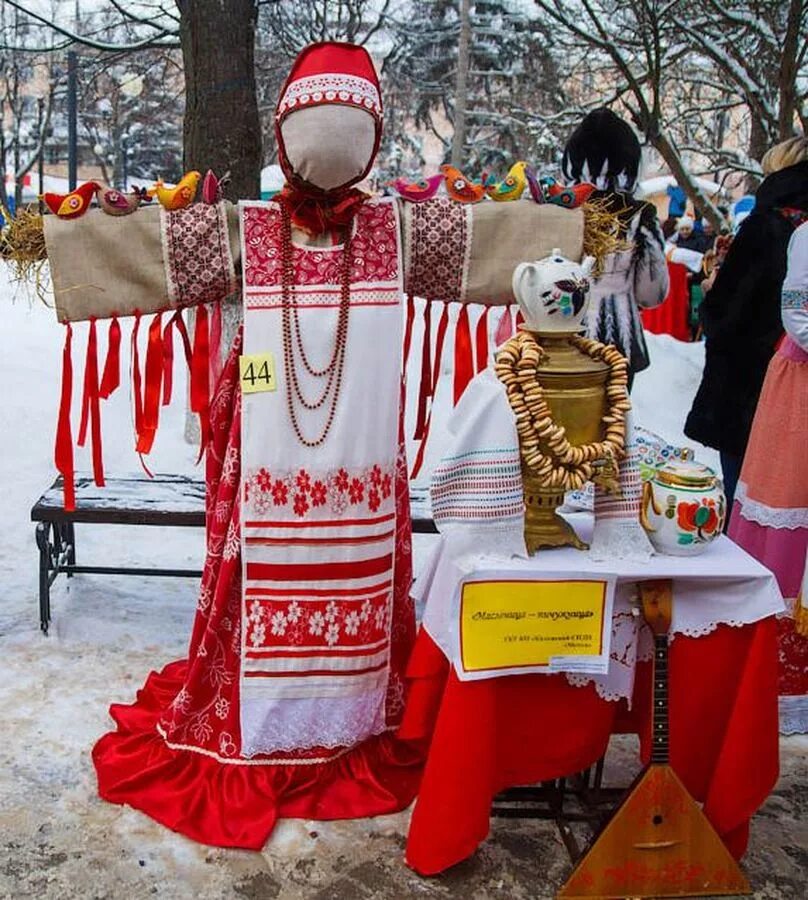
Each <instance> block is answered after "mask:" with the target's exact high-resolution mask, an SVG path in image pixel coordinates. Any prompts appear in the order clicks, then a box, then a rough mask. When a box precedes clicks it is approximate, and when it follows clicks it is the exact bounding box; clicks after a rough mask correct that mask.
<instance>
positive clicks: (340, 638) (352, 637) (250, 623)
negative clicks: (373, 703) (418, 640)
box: [247, 590, 390, 648]
mask: <svg viewBox="0 0 808 900" xmlns="http://www.w3.org/2000/svg"><path fill="white" fill-rule="evenodd" d="M389 602H390V593H389V590H388V591H385V592H383V593H379V594H378V595H377V596H375V597H372V598H364V599H362V598H360V599H358V600H353V599H348V600H345V599H340V600H339V601H335V600H311V601H307V602H305V603H300V602H298V601H297V600H292V601H288V600H270V599H267V600H263V599H262V600H256V601H253V602H252V603H250V606H249V615H248V616H247V643H248V645H250V646H251V647H254V648H258V647H276V646H280V645H282V646H285V647H290V646H295V647H300V646H305V645H312V644H314V645H322V644H323V643H325V644H327V645H328V646H329V647H333V646H335V645H336V644H338V643H339V644H340V645H341V646H346V647H351V646H361V645H363V644H372V643H376V642H378V641H380V640H383V639H384V638H386V637H387V628H388V625H389V608H388V607H389ZM256 606H257V609H256ZM277 638H283V640H282V641H280V642H279V641H278V640H277Z"/></svg>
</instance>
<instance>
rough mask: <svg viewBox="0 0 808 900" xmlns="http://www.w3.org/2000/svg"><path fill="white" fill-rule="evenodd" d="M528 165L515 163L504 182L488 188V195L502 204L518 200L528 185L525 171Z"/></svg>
mask: <svg viewBox="0 0 808 900" xmlns="http://www.w3.org/2000/svg"><path fill="white" fill-rule="evenodd" d="M526 168H527V163H526V162H523V161H522V160H519V162H515V163H514V164H513V165H512V166H511V168H510V171H509V172H508V174H507V176H506V177H505V179H504V180H503V181H500V182H499V183H498V184H495V185H492V186H491V187H487V188H486V193H487V194H488V196H489V197H490V198H491V199H492V200H497V201H498V202H502V201H505V200H518V199H519V198H520V197H521V196H522V192H523V191H524V189H525V185H526V184H527V178H526V177H525V169H526Z"/></svg>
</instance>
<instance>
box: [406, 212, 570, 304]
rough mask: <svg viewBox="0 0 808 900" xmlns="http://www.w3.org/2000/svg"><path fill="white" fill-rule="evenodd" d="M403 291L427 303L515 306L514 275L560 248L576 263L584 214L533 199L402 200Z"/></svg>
mask: <svg viewBox="0 0 808 900" xmlns="http://www.w3.org/2000/svg"><path fill="white" fill-rule="evenodd" d="M401 206H402V213H401V220H402V227H403V231H404V235H403V237H404V287H405V290H406V291H407V292H408V293H409V294H412V295H414V296H417V297H425V298H427V299H430V300H431V299H435V300H446V301H460V302H465V303H484V304H487V305H489V306H504V305H506V304H509V303H513V302H514V298H513V292H512V291H511V277H512V275H513V270H514V269H515V268H516V266H517V265H518V264H519V263H521V262H530V261H532V260H536V259H541V258H542V257H544V256H547V255H548V254H550V253H551V252H552V250H553V249H554V248H555V247H558V248H559V249H560V250H561V252H562V253H563V254H564V255H565V256H567V257H569V258H570V259H574V260H580V259H581V257H582V256H583V246H584V213H583V210H581V209H574V210H569V209H563V208H562V207H560V206H554V205H552V204H543V205H539V204H537V203H534V202H533V201H532V200H518V201H514V202H510V203H491V202H483V203H478V204H475V205H464V204H461V203H455V202H453V201H451V200H449V199H448V198H445V197H441V198H438V199H436V200H428V201H426V202H425V203H406V202H402V204H401Z"/></svg>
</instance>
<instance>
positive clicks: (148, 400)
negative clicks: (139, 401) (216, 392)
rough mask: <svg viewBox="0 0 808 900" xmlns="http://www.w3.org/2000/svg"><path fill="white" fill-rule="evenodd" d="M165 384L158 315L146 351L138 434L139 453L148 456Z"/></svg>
mask: <svg viewBox="0 0 808 900" xmlns="http://www.w3.org/2000/svg"><path fill="white" fill-rule="evenodd" d="M162 382H163V314H162V313H157V315H156V316H155V317H154V318H153V319H152V323H151V325H150V326H149V344H148V348H147V349H146V385H145V390H144V394H143V418H142V428H141V429H140V431H139V432H138V440H137V446H136V447H135V449H136V450H137V452H138V453H144V454H148V453H150V452H151V449H152V446H153V445H154V438H155V435H156V434H157V426H158V423H159V420H160V394H161V390H162V386H163V384H162Z"/></svg>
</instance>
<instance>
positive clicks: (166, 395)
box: [163, 316, 175, 406]
mask: <svg viewBox="0 0 808 900" xmlns="http://www.w3.org/2000/svg"><path fill="white" fill-rule="evenodd" d="M174 318H175V317H174V316H172V317H171V318H170V319H169V320H168V323H167V324H166V327H165V329H164V331H163V406H168V404H169V403H171V389H172V387H173V384H174V331H173V325H174Z"/></svg>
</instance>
